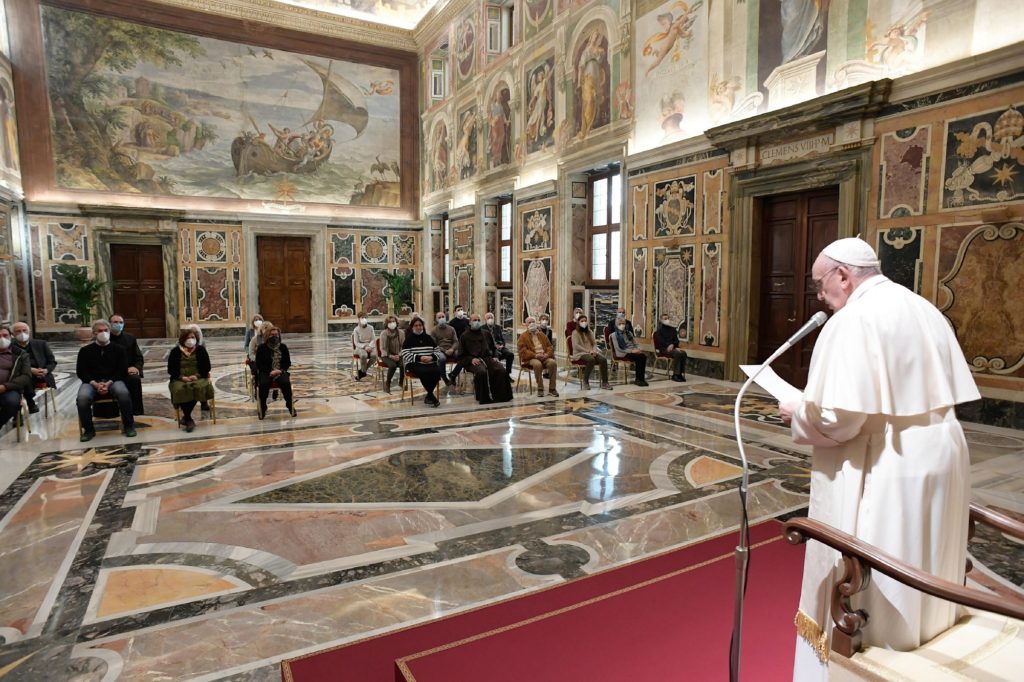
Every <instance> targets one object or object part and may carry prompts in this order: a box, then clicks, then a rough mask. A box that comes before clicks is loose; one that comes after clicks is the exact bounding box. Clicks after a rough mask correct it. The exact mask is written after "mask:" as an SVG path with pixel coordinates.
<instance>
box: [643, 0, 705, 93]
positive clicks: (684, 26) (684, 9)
mask: <svg viewBox="0 0 1024 682" xmlns="http://www.w3.org/2000/svg"><path fill="white" fill-rule="evenodd" d="M703 4H704V2H703V0H697V2H695V3H694V4H693V5H689V4H687V3H685V2H682V1H681V0H680V1H679V2H675V3H673V4H672V7H671V9H672V10H673V11H671V12H663V13H661V14H659V15H658V25H659V26H661V30H660V31H657V32H655V33H653V34H651V35H650V36H649V37H648V38H647V40H646V41H645V42H644V46H643V50H642V51H641V54H642V55H643V56H644V57H646V58H648V59H649V60H651V62H650V64H649V65H648V66H647V69H646V70H645V71H644V75H645V76H648V75H650V73H651V71H654V70H655V69H656V68H658V67H659V66H661V63H662V62H663V61H665V57H667V56H668V55H669V54H671V55H672V61H673V62H678V61H679V60H680V59H682V58H683V50H685V49H687V48H689V47H690V42H691V40H692V39H693V24H694V22H696V21H697V10H698V9H700V7H701V5H703Z"/></svg>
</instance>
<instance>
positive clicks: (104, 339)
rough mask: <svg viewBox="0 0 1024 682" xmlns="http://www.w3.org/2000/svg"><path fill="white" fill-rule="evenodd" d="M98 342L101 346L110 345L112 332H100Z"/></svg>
mask: <svg viewBox="0 0 1024 682" xmlns="http://www.w3.org/2000/svg"><path fill="white" fill-rule="evenodd" d="M96 342H97V343H99V344H100V345H101V346H105V345H107V344H108V343H110V332H100V333H99V334H97V335H96Z"/></svg>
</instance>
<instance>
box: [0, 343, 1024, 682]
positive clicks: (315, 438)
mask: <svg viewBox="0 0 1024 682" xmlns="http://www.w3.org/2000/svg"><path fill="white" fill-rule="evenodd" d="M286 342H288V343H289V345H290V347H291V349H292V355H293V357H295V358H296V362H297V363H298V364H299V365H300V367H299V368H298V371H297V372H296V384H297V395H299V396H300V398H299V402H298V409H299V416H298V418H295V419H292V418H290V417H288V415H287V413H286V412H285V411H284V409H283V408H281V409H278V410H276V411H272V412H271V413H270V415H269V416H268V418H267V420H265V421H257V420H256V418H255V411H254V408H253V406H252V404H251V403H248V402H246V401H247V396H246V394H245V389H244V374H241V369H242V366H241V362H240V360H241V350H240V349H241V342H240V341H239V340H237V339H209V340H208V346H209V348H210V350H211V355H212V356H213V360H214V367H215V370H214V373H215V376H216V385H217V408H218V413H219V415H218V417H219V418H218V422H217V424H216V425H213V424H212V423H210V422H209V421H204V422H200V426H199V428H197V430H196V431H195V432H194V433H192V434H187V435H186V434H185V433H184V432H178V431H175V430H174V428H175V425H174V423H173V414H171V415H168V414H166V412H167V408H168V407H169V403H167V405H166V406H165V405H163V404H162V403H161V402H160V399H161V396H165V394H166V379H165V372H164V369H163V363H164V362H165V358H166V354H167V352H168V350H169V349H170V345H169V344H168V343H166V342H152V343H147V344H146V356H147V366H149V367H151V368H152V369H150V370H149V372H148V373H147V381H146V386H145V392H146V404H147V412H150V411H151V412H152V414H151V415H150V416H147V417H145V418H143V423H144V424H145V425H146V428H144V429H140V437H139V438H138V439H133V440H131V441H129V440H126V439H124V438H123V437H121V436H120V435H119V434H117V432H116V424H114V423H113V422H111V424H113V425H114V428H111V429H109V430H107V431H105V432H101V435H100V436H99V437H98V438H97V439H96V440H94V441H92V442H90V443H88V444H84V445H83V444H80V443H78V441H77V423H76V420H75V417H74V409H73V395H74V392H75V390H77V388H76V387H77V382H76V381H75V380H73V379H72V378H71V377H70V376H62V381H61V385H62V390H61V391H60V395H59V398H58V405H59V414H58V415H57V416H51V417H50V418H49V419H44V418H42V416H41V415H40V416H35V417H34V419H33V424H34V427H35V428H34V430H35V432H36V433H35V435H33V436H32V437H31V438H30V440H29V441H28V442H27V443H23V444H20V445H18V444H15V443H14V442H13V440H14V439H13V434H6V435H4V436H3V438H2V440H0V445H2V450H3V453H4V454H3V459H4V465H5V466H4V473H5V476H6V478H5V479H4V480H3V485H4V486H5V489H4V491H3V493H2V494H0V577H2V588H0V641H2V644H0V678H4V679H26V680H81V681H86V680H95V681H96V682H99V681H100V680H176V679H197V680H212V679H232V680H279V679H280V674H279V672H278V664H279V662H280V661H281V660H282V659H284V658H289V657H293V656H296V655H300V654H302V653H306V652H310V651H315V650H318V649H321V648H324V647H327V646H330V645H335V644H339V643H344V642H347V641H354V640H357V639H362V638H365V637H369V636H373V635H377V634H381V633H384V632H387V631H389V630H392V629H396V628H399V627H404V626H408V625H410V624H415V623H419V622H424V621H427V620H430V619H432V618H436V617H439V616H441V615H445V614H449V613H453V612H457V611H460V610H464V609H467V608H472V607H476V606H479V605H481V604H486V603H489V602H493V601H497V600H501V599H506V598H509V597H512V596H516V595H521V594H525V593H528V592H530V591H531V590H537V589H540V588H543V587H546V586H549V585H553V584H557V583H560V582H564V581H567V580H573V579H575V578H578V577H581V576H584V575H587V574H590V573H593V572H596V571H602V570H605V569H608V568H610V567H614V566H618V565H622V564H624V563H628V562H631V561H635V560H638V559H641V558H643V557H646V556H650V555H652V554H656V553H660V552H664V551H667V550H670V549H673V548H677V547H681V546H685V545H687V544H691V543H695V542H699V541H701V540H702V539H705V538H708V537H711V536H714V535H718V534H721V533H724V532H730V531H732V530H734V529H735V527H736V522H737V518H738V503H737V496H736V494H735V486H736V483H737V480H738V477H739V476H740V474H741V469H740V466H739V454H738V451H737V448H736V440H735V436H734V434H733V432H732V419H731V409H732V402H733V400H734V396H735V387H733V386H730V385H727V384H724V383H722V382H716V381H711V380H704V379H701V378H700V377H691V378H690V382H689V383H687V384H676V383H672V382H668V381H664V380H658V381H654V382H652V385H651V387H650V388H648V389H643V390H642V389H638V388H637V387H635V386H631V385H625V386H617V387H616V389H615V390H614V391H611V392H605V391H590V392H588V393H581V392H580V390H579V387H578V386H576V385H573V384H569V386H568V387H567V388H566V389H565V390H564V391H563V392H562V397H560V398H557V399H553V398H548V399H545V400H537V399H536V398H534V397H532V396H527V395H526V394H525V393H524V394H520V395H519V396H517V398H516V399H515V400H514V401H513V402H511V403H507V404H504V405H496V406H488V407H486V408H481V407H479V406H477V405H476V403H475V401H473V399H472V396H471V395H469V394H468V393H469V392H468V391H467V394H466V395H458V394H457V393H456V392H455V391H453V392H452V393H451V395H449V396H446V397H444V400H443V406H442V408H441V409H432V408H428V407H424V406H423V404H422V400H417V402H416V403H415V405H413V406H410V405H409V403H408V402H405V403H401V402H400V401H399V397H398V392H397V386H396V392H395V394H393V395H392V396H387V395H385V394H383V393H382V392H381V391H380V390H379V387H376V386H374V385H373V384H372V382H371V381H370V380H369V379H367V380H364V381H363V382H360V383H358V384H357V383H356V382H354V381H353V380H352V378H351V369H350V366H349V351H348V349H349V348H350V346H348V341H347V338H345V337H331V338H326V339H325V338H319V339H315V338H309V337H305V338H298V339H286ZM57 350H58V359H59V360H60V361H61V367H60V368H59V369H66V368H67V367H70V366H73V359H74V353H75V350H76V348H75V347H72V346H59V347H58V348H57ZM559 388H560V390H561V382H560V386H559ZM163 399H164V400H166V398H163ZM150 406H153V407H152V410H151V409H150ZM744 417H745V420H744V436H745V442H746V443H747V452H748V457H749V458H750V462H751V465H752V472H753V473H752V476H751V479H750V480H751V485H750V493H749V501H750V512H751V517H752V518H753V519H754V520H761V519H765V518H771V517H780V516H786V515H793V514H800V513H803V510H804V509H805V507H806V504H807V486H808V482H809V479H808V465H807V458H808V451H807V450H806V449H805V448H802V447H798V446H794V445H793V444H792V442H791V441H790V439H789V437H788V432H787V430H786V429H784V428H783V427H781V425H780V424H779V421H778V418H777V416H776V410H775V405H774V403H772V402H771V401H770V400H768V399H766V398H763V397H759V396H752V397H751V399H750V400H748V401H747V402H746V403H745V410H744ZM968 437H969V440H970V443H971V447H972V462H973V463H974V465H973V475H974V480H973V484H974V486H975V488H976V491H975V496H976V497H977V498H979V499H982V500H984V501H986V502H989V503H992V504H998V505H999V506H1001V507H1003V508H1005V509H1010V510H1011V511H1014V512H1018V513H1024V483H1022V481H1024V474H1022V467H1021V458H1022V457H1024V434H1021V433H1019V432H1013V431H1009V430H1005V429H993V428H986V427H975V426H973V425H968ZM972 553H973V554H974V556H975V559H976V561H977V563H979V564H980V565H982V566H983V567H984V570H985V572H986V576H988V577H989V580H990V581H992V582H993V583H996V584H999V585H1001V586H1003V587H1004V588H1006V589H1019V585H1020V584H1021V582H1022V580H1024V576H1022V575H1021V569H1020V566H1022V565H1024V551H1022V548H1021V547H1020V546H1019V545H1014V544H1013V543H1010V542H1008V541H1006V540H1005V538H1002V537H1000V536H998V535H984V536H979V538H978V540H977V541H976V542H975V543H974V544H973V545H972Z"/></svg>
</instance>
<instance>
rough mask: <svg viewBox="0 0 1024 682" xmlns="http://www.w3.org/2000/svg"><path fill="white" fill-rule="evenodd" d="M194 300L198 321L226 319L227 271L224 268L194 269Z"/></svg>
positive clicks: (227, 303)
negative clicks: (197, 310)
mask: <svg viewBox="0 0 1024 682" xmlns="http://www.w3.org/2000/svg"><path fill="white" fill-rule="evenodd" d="M196 299H197V301H196V302H197V304H198V307H199V314H198V317H199V320H201V321H203V322H213V321H219V320H226V319H228V305H229V302H228V271H227V270H226V269H225V268H196Z"/></svg>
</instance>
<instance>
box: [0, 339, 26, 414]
mask: <svg viewBox="0 0 1024 682" xmlns="http://www.w3.org/2000/svg"><path fill="white" fill-rule="evenodd" d="M30 364H31V363H30V362H29V357H28V353H26V352H24V351H23V350H21V349H20V348H18V347H17V346H16V345H14V343H13V341H12V339H11V330H10V329H8V328H7V327H0V428H3V426H4V425H5V424H6V423H7V422H9V421H10V420H11V419H12V418H13V417H14V415H16V414H18V409H19V408H20V407H21V395H22V393H24V391H25V390H26V389H27V388H28V387H29V386H31V385H32V371H31V367H30Z"/></svg>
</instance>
